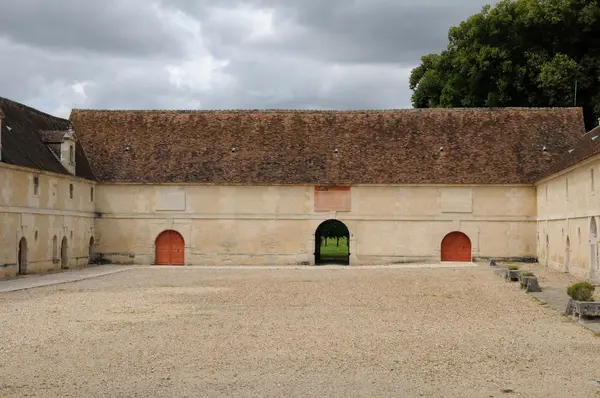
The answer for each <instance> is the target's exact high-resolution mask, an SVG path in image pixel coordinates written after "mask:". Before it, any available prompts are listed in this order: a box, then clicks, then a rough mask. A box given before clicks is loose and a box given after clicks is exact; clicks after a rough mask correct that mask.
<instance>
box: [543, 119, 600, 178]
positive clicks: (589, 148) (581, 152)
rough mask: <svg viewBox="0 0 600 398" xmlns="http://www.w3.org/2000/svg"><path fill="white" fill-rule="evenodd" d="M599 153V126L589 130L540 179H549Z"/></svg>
mask: <svg viewBox="0 0 600 398" xmlns="http://www.w3.org/2000/svg"><path fill="white" fill-rule="evenodd" d="M599 153H600V126H599V127H596V128H595V129H593V130H590V131H589V132H588V133H587V134H585V135H583V136H582V137H581V138H580V139H579V140H578V141H577V142H575V143H574V144H573V145H571V146H570V147H569V148H567V150H566V151H565V152H564V153H563V154H562V157H561V159H559V161H558V162H556V163H555V164H554V165H552V167H550V168H549V169H548V170H546V172H544V173H543V174H542V175H541V176H540V178H545V177H549V176H551V175H552V174H555V173H558V172H560V171H562V170H564V169H566V168H568V167H571V166H574V165H576V164H577V163H580V162H583V161H584V160H586V159H588V158H591V157H592V156H594V155H597V154H599Z"/></svg>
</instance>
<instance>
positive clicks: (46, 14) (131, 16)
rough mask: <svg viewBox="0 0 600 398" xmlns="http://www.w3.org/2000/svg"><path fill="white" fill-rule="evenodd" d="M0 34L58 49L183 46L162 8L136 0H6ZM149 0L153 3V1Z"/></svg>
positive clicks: (134, 51)
mask: <svg viewBox="0 0 600 398" xmlns="http://www.w3.org/2000/svg"><path fill="white" fill-rule="evenodd" d="M3 3H4V4H3V5H2V7H1V11H0V36H5V37H8V38H10V39H11V40H13V41H14V42H16V43H22V44H26V45H31V46H34V47H41V48H48V49H49V50H54V51H65V50H74V51H92V52H104V53H121V54H129V55H145V54H173V53H178V52H180V50H181V48H180V42H179V40H178V38H177V33H178V32H177V31H176V30H175V29H172V27H169V26H166V25H165V24H164V23H162V21H161V20H160V17H159V13H160V10H159V9H158V8H156V7H152V6H143V3H142V2H141V1H130V0H99V1H89V0H4V1H3ZM148 4H151V3H150V2H149V3H148Z"/></svg>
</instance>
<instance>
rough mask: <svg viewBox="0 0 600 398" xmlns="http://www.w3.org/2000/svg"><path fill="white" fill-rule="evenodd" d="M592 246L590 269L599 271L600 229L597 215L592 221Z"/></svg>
mask: <svg viewBox="0 0 600 398" xmlns="http://www.w3.org/2000/svg"><path fill="white" fill-rule="evenodd" d="M590 248H591V260H590V270H591V272H598V230H597V229H596V217H592V220H591V221H590Z"/></svg>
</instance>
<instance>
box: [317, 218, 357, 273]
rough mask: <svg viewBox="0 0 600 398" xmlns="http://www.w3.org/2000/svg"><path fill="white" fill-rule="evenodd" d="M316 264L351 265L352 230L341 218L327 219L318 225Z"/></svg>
mask: <svg viewBox="0 0 600 398" xmlns="http://www.w3.org/2000/svg"><path fill="white" fill-rule="evenodd" d="M328 238H329V239H328ZM340 242H341V246H340ZM315 264H316V265H319V264H343V265H350V230H349V229H348V227H347V226H346V224H344V223H343V222H341V221H339V220H327V221H323V222H322V223H321V224H320V225H319V226H318V227H317V230H316V231H315Z"/></svg>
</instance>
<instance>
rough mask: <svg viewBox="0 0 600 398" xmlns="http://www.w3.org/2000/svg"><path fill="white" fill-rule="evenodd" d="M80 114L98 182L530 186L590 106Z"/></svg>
mask: <svg viewBox="0 0 600 398" xmlns="http://www.w3.org/2000/svg"><path fill="white" fill-rule="evenodd" d="M71 121H72V122H73V125H74V127H75V131H76V134H77V137H78V140H79V142H81V144H82V146H83V147H84V149H85V151H86V154H87V155H88V159H89V161H90V164H91V166H92V169H93V171H94V174H95V175H96V176H97V177H98V178H99V179H100V180H105V181H120V182H150V183H151V182H155V183H156V182H165V183H166V182H198V183H239V184H319V185H344V184H375V183H379V184H407V183H436V184H494V183H495V184H499V183H532V182H534V181H536V179H537V178H538V177H539V176H540V175H542V174H543V173H544V172H546V171H547V170H548V169H549V168H550V167H551V166H552V165H553V164H554V163H555V162H557V161H558V160H559V159H560V158H561V157H562V155H563V154H564V153H565V151H566V150H567V149H568V148H570V147H572V146H573V145H574V143H575V142H576V141H577V140H578V139H579V138H580V137H581V136H582V135H583V133H584V122H583V115H582V113H581V109H580V108H545V109H541V108H502V109H476V108H471V109H413V110H389V111H387V110H386V111H106V110H74V111H73V112H72V114H71ZM544 147H545V148H546V150H545V151H544V150H543V148H544Z"/></svg>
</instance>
